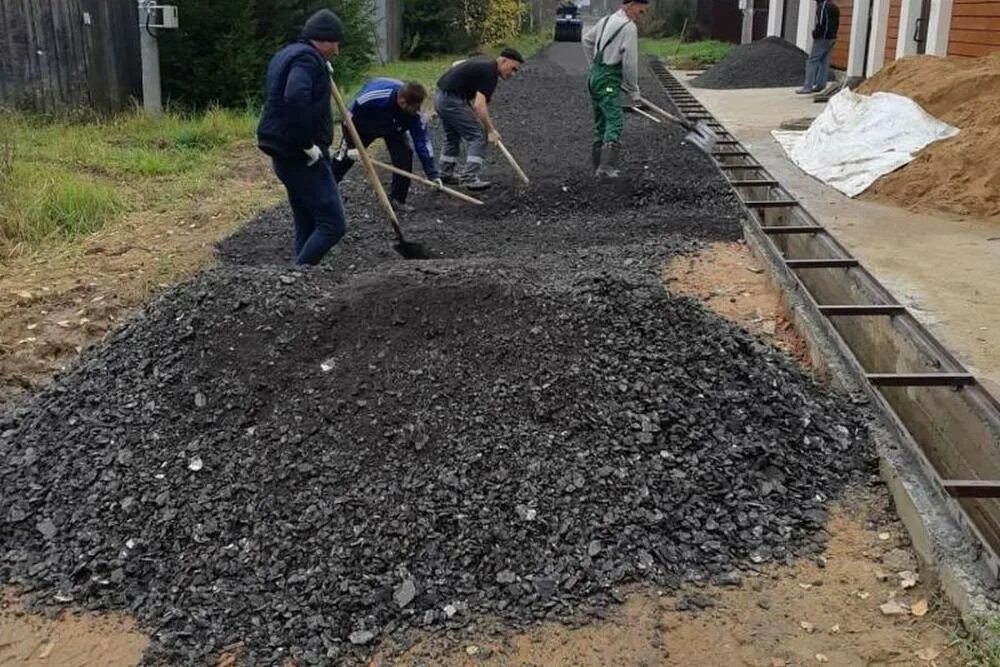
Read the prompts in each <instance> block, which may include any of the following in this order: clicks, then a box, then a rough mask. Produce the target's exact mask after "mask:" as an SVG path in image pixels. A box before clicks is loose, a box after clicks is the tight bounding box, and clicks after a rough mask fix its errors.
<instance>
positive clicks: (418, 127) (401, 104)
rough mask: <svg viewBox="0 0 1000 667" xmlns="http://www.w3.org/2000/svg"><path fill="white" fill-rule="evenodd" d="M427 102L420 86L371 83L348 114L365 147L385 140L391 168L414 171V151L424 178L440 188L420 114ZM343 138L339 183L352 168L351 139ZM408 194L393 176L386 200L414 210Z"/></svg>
mask: <svg viewBox="0 0 1000 667" xmlns="http://www.w3.org/2000/svg"><path fill="white" fill-rule="evenodd" d="M426 98H427V91H426V90H425V89H424V87H423V86H422V85H420V84H419V83H415V82H409V83H403V82H402V81H397V80H396V79H383V78H380V79H371V80H370V81H367V82H366V83H365V85H364V86H362V87H361V90H360V91H359V92H358V95H357V97H355V98H354V101H353V102H351V106H350V109H349V110H350V113H351V118H352V119H353V120H354V126H355V127H356V128H357V130H358V136H359V137H360V138H361V141H362V143H364V145H365V146H366V147H367V146H368V145H369V144H371V143H372V142H373V141H375V140H376V139H382V140H384V141H385V145H386V148H388V149H389V156H390V157H391V159H392V164H393V166H395V167H397V168H399V169H404V170H406V171H413V152H414V151H416V153H417V157H419V158H420V164H421V165H422V166H423V168H424V173H425V174H427V178H429V179H430V180H432V181H435V182H437V183H438V185H440V184H441V179H440V178H439V175H438V168H437V165H436V164H435V162H434V149H433V147H432V146H431V139H430V135H429V134H428V132H427V118H426V116H424V114H422V113H421V112H420V108H421V106H422V105H423V103H424V100H425V99H426ZM343 137H344V139H343V141H342V143H341V145H340V150H339V151H337V154H336V155H335V156H334V160H333V177H334V178H335V179H336V180H337V182H338V183H339V182H340V181H341V179H342V178H343V177H344V174H346V173H347V171H348V170H349V169H350V168H351V166H353V165H354V157H353V151H352V150H350V149H352V148H353V146H352V145H351V141H350V137H349V136H348V135H347V133H346V132H344V133H343ZM409 191H410V179H408V178H406V177H404V176H399V175H397V174H394V175H393V177H392V186H391V188H390V192H389V200H390V201H391V202H392V205H393V207H394V208H395V209H396V210H398V211H412V210H413V207H412V206H409V205H407V203H406V195H407V194H408V193H409Z"/></svg>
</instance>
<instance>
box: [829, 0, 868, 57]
mask: <svg viewBox="0 0 1000 667" xmlns="http://www.w3.org/2000/svg"><path fill="white" fill-rule="evenodd" d="M863 1H867V0H863ZM837 6H838V7H839V8H840V25H839V27H838V28H837V41H836V43H834V45H833V52H832V53H831V54H830V64H831V65H833V66H834V67H836V68H837V69H847V56H848V54H849V53H850V51H851V17H852V16H853V15H854V0H837Z"/></svg>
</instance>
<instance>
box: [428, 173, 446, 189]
mask: <svg viewBox="0 0 1000 667" xmlns="http://www.w3.org/2000/svg"><path fill="white" fill-rule="evenodd" d="M431 183H433V184H434V185H436V186H438V187H439V188H443V187H444V181H442V180H441V177H440V176H438V177H437V178H434V179H431Z"/></svg>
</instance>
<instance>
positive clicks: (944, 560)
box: [743, 219, 1000, 620]
mask: <svg viewBox="0 0 1000 667" xmlns="http://www.w3.org/2000/svg"><path fill="white" fill-rule="evenodd" d="M743 233H744V238H745V240H746V241H747V244H748V245H749V246H750V248H751V249H752V251H753V253H754V255H755V256H756V257H757V258H758V259H759V260H760V261H761V263H762V264H764V265H765V266H766V268H767V276H768V278H769V279H770V280H771V281H772V283H773V284H774V285H775V286H776V287H777V288H778V289H779V290H780V292H781V294H782V302H783V305H784V307H785V309H786V311H787V313H788V316H789V320H790V321H791V322H792V325H793V326H794V327H795V329H796V331H798V332H799V333H800V334H801V335H802V337H803V339H804V340H805V342H806V347H807V349H808V351H809V358H810V361H811V363H812V366H813V368H814V369H815V371H816V373H817V375H818V376H819V377H820V378H822V379H824V380H827V381H829V382H830V383H831V384H832V385H833V386H835V387H837V388H839V389H842V390H844V391H846V392H848V393H850V394H852V395H866V396H867V395H869V392H870V391H871V390H870V389H869V387H868V386H867V383H866V382H865V381H864V380H863V378H861V377H859V376H858V374H857V372H856V370H855V367H854V364H853V363H852V362H851V360H850V356H849V355H850V352H849V351H848V350H847V348H846V345H845V344H844V343H843V342H842V341H841V340H840V338H839V337H838V336H837V335H836V333H835V332H833V331H832V330H831V327H830V326H829V325H828V323H827V322H826V320H825V318H824V317H823V316H822V315H821V314H820V313H819V312H817V311H816V309H815V308H814V306H813V305H812V303H811V299H809V298H807V297H806V296H805V295H804V294H803V293H802V290H801V288H800V287H799V285H798V283H797V282H796V281H795V279H794V278H793V276H792V275H791V273H790V271H789V269H788V268H787V267H786V266H785V265H784V263H783V262H782V260H781V258H780V257H779V256H778V255H777V254H776V253H775V252H774V251H773V249H772V248H771V245H770V243H769V242H768V241H767V238H766V236H765V235H764V234H763V233H762V232H760V231H759V230H758V229H757V228H756V226H755V225H753V224H752V223H751V222H750V221H749V220H748V219H744V221H743ZM873 404H874V402H873ZM873 417H874V419H875V423H874V424H873V429H872V437H873V441H874V444H875V448H876V451H877V453H878V456H879V472H880V475H881V477H882V479H883V481H884V482H885V484H886V485H887V487H888V489H889V491H890V493H891V494H892V498H893V502H894V504H895V507H896V512H897V513H898V515H899V517H900V519H901V520H902V522H903V525H904V526H905V527H906V530H907V532H908V533H909V535H910V538H911V540H912V543H913V549H914V551H915V552H916V554H917V559H918V561H919V562H920V572H921V576H922V577H924V580H925V581H928V582H929V583H930V584H931V585H932V586H934V587H936V588H938V589H939V590H940V591H941V593H942V594H943V595H944V597H945V598H947V599H948V600H949V601H950V602H951V603H952V604H953V605H955V607H956V608H957V609H958V610H959V612H960V613H961V615H962V618H963V620H968V619H970V618H972V617H977V616H982V615H985V614H996V613H1000V604H998V603H997V602H995V600H998V599H1000V588H998V586H997V584H996V583H995V582H992V581H991V575H990V570H989V567H988V566H987V564H986V562H985V561H984V559H983V558H982V547H981V546H979V544H978V542H977V540H976V539H975V538H974V537H973V536H972V535H971V533H970V532H969V530H968V529H967V528H966V527H965V526H963V525H961V524H960V523H959V522H958V521H956V520H955V519H954V517H953V516H952V514H951V513H950V512H949V511H948V509H947V504H948V503H950V502H954V500H953V499H951V498H949V497H945V496H944V494H942V493H941V491H940V490H939V489H938V488H937V486H936V485H935V484H934V483H933V481H932V480H930V479H929V478H928V477H927V475H926V474H925V473H924V471H923V469H922V467H921V465H920V464H919V462H918V460H917V458H916V456H915V455H914V453H913V452H912V451H911V450H910V445H909V444H908V443H907V442H906V440H905V438H904V437H903V435H902V434H901V433H899V432H898V430H897V427H896V426H895V424H893V423H892V420H891V419H890V418H889V417H888V416H887V415H885V414H884V413H883V412H882V411H881V410H880V409H876V410H873Z"/></svg>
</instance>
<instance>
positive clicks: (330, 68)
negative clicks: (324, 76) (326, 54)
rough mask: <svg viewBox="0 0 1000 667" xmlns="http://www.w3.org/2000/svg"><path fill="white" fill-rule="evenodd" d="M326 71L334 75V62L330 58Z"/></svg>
mask: <svg viewBox="0 0 1000 667" xmlns="http://www.w3.org/2000/svg"><path fill="white" fill-rule="evenodd" d="M326 71H328V72H329V73H330V76H333V63H332V62H330V61H329V60H327V61H326Z"/></svg>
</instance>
